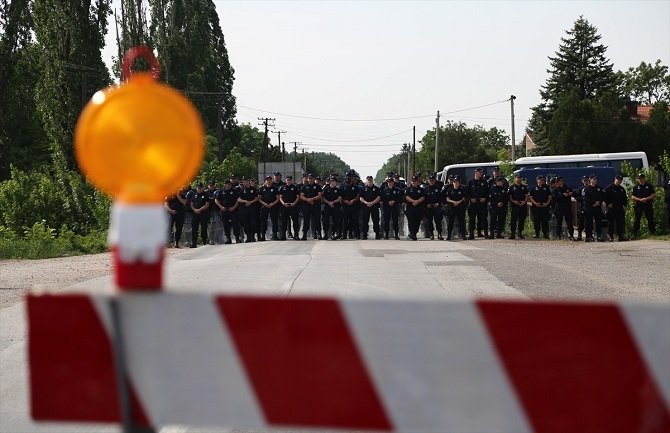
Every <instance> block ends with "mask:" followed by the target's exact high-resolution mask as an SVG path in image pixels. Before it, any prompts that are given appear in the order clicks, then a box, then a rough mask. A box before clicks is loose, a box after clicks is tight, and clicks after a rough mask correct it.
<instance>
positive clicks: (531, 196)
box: [528, 194, 540, 206]
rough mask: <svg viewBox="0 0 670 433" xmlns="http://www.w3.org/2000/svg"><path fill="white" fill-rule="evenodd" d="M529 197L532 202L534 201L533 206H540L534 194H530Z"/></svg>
mask: <svg viewBox="0 0 670 433" xmlns="http://www.w3.org/2000/svg"><path fill="white" fill-rule="evenodd" d="M528 198H530V202H531V203H533V206H539V205H540V204H539V203H538V202H536V201H535V199H534V198H533V195H532V194H528Z"/></svg>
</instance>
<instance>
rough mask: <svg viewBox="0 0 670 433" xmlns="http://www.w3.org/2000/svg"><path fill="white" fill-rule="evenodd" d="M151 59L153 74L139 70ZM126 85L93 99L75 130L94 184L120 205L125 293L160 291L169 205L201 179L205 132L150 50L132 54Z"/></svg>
mask: <svg viewBox="0 0 670 433" xmlns="http://www.w3.org/2000/svg"><path fill="white" fill-rule="evenodd" d="M137 58H144V59H145V60H146V61H147V62H148V63H149V65H150V67H151V71H150V72H133V71H132V65H133V64H134V62H135V60H136V59H137ZM122 73H123V77H122V78H123V81H122V83H121V84H120V85H115V86H110V87H108V88H106V89H104V90H100V91H98V92H97V93H95V94H94V95H93V97H92V98H91V100H90V101H89V102H88V104H87V105H86V107H85V108H84V110H83V111H82V114H81V116H80V117H79V121H78V123H77V127H76V131H75V154H76V157H77V161H78V163H79V167H80V168H81V170H82V171H83V173H84V174H85V175H86V176H87V177H88V178H89V179H90V181H91V182H92V183H93V184H94V185H95V186H96V187H97V188H99V189H100V190H102V191H103V192H105V193H107V194H109V195H111V196H112V197H113V199H114V205H113V208H112V215H111V221H110V230H109V241H110V245H111V248H112V252H113V254H114V263H115V276H116V283H117V285H118V286H119V288H121V289H149V290H151V289H154V290H158V289H160V287H161V285H162V262H163V256H164V248H165V247H164V246H165V242H166V236H167V230H168V229H167V221H166V217H165V215H164V211H163V207H162V202H163V200H164V198H165V196H166V195H169V194H172V193H174V192H176V191H178V190H179V188H180V187H181V186H183V185H184V184H186V183H187V182H189V181H190V180H191V179H192V178H193V177H194V176H195V174H196V172H197V170H198V168H199V167H200V164H201V162H202V158H203V154H204V129H203V126H202V121H201V120H200V115H199V114H198V111H197V110H196V109H195V107H194V106H193V104H191V102H190V101H189V100H188V99H187V98H186V97H185V96H184V95H182V94H181V93H180V92H178V91H176V90H175V89H173V88H171V87H169V86H167V85H165V84H162V83H159V82H158V81H157V78H158V77H159V75H160V67H159V64H158V61H157V60H156V58H155V57H154V55H153V52H152V51H151V50H150V49H149V48H147V47H145V46H137V47H134V48H131V49H130V50H128V52H127V53H126V55H125V56H124V58H123V62H122Z"/></svg>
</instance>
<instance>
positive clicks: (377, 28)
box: [105, 0, 670, 176]
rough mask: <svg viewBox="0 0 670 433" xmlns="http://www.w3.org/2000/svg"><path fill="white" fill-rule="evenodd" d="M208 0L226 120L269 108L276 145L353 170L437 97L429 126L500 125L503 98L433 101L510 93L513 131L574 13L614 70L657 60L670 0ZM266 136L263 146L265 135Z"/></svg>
mask: <svg viewBox="0 0 670 433" xmlns="http://www.w3.org/2000/svg"><path fill="white" fill-rule="evenodd" d="M115 3H118V2H115ZM215 3H216V6H217V10H218V12H219V19H220V21H221V27H222V29H223V33H224V35H225V38H226V46H227V48H228V53H229V57H230V62H231V64H232V65H233V67H234V68H235V85H234V87H233V94H234V95H235V96H236V97H237V104H238V116H237V118H238V121H239V122H240V123H242V122H250V123H252V124H253V125H255V124H257V123H258V120H257V118H258V117H274V118H276V122H275V125H276V128H277V129H281V130H284V131H287V133H286V134H282V141H284V142H286V143H287V150H289V147H291V148H292V145H289V144H288V143H289V142H293V141H299V142H302V143H303V144H302V145H299V146H298V149H299V151H300V150H301V149H303V148H305V149H306V151H325V152H333V153H335V154H337V155H338V156H339V157H340V158H342V159H343V160H344V161H345V162H346V163H348V164H349V165H351V166H352V167H353V168H355V169H356V170H357V171H359V172H360V174H361V175H363V176H365V175H368V174H372V175H374V174H376V172H377V170H378V169H379V168H380V167H381V165H382V164H383V163H384V162H385V161H386V160H387V159H388V158H389V157H390V156H391V155H392V154H393V153H395V152H397V151H398V150H399V148H400V146H401V145H402V143H404V142H408V143H411V141H412V126H414V125H415V126H416V130H417V133H416V136H417V150H418V148H419V147H420V146H419V143H418V140H419V139H420V138H421V137H422V136H423V135H424V133H425V131H426V130H428V129H430V128H433V127H434V125H435V114H436V112H437V110H440V113H441V124H442V125H444V122H445V121H446V120H447V119H448V120H455V121H464V122H466V123H468V124H469V125H471V126H473V125H475V124H481V125H483V126H484V127H485V128H490V127H493V126H496V127H498V128H501V129H504V130H505V131H506V132H507V133H508V134H510V132H511V128H510V106H509V103H508V102H505V103H500V104H495V105H491V106H488V107H483V108H479V109H474V110H469V111H463V112H460V113H452V114H446V113H449V112H454V111H457V110H463V109H467V108H471V107H477V106H481V105H486V104H490V103H493V102H497V101H502V100H505V99H508V98H509V96H510V95H511V94H514V95H516V97H517V99H516V101H515V112H516V138H517V141H518V140H520V139H521V138H522V136H523V131H524V129H525V126H526V122H527V120H528V119H529V118H530V115H531V111H530V108H531V107H533V106H534V105H537V104H538V103H539V102H540V97H539V89H540V86H541V85H542V84H543V83H544V82H545V80H546V79H547V76H548V74H547V73H546V69H547V68H548V66H549V61H548V59H547V57H548V56H550V55H553V54H554V52H555V51H556V50H557V49H558V45H559V42H560V38H561V37H563V36H565V31H566V30H568V29H570V28H571V27H572V25H573V23H574V21H575V20H576V19H577V18H578V17H579V16H580V15H584V17H585V18H586V19H588V20H589V21H590V22H591V24H593V25H595V26H596V27H597V28H598V31H599V33H600V35H602V39H601V42H602V43H603V44H605V45H606V46H608V51H607V56H608V58H609V59H610V60H611V61H612V62H613V63H614V69H615V70H617V69H621V70H626V69H627V68H628V67H631V66H637V65H638V64H639V63H640V62H641V61H646V62H654V61H655V60H656V59H661V61H662V63H663V64H664V65H668V66H670V0H656V1H430V2H419V1H397V2H389V1H368V2H363V1H330V2H327V1H248V0H246V1H228V0H220V1H215ZM109 29H110V32H109V34H108V38H107V40H108V47H107V49H106V50H105V59H106V60H107V61H109V58H110V57H111V55H112V54H113V53H114V51H115V46H114V42H113V41H114V35H115V34H114V27H113V25H112V23H111V21H110V27H109ZM260 110H267V111H272V112H275V113H282V114H273V113H269V112H263V111H260ZM287 115H294V116H307V117H320V118H334V119H388V118H405V117H415V116H423V117H421V118H417V119H405V120H394V121H375V122H372V121H357V122H351V121H347V122H343V121H332V120H331V121H325V120H324V121H321V120H310V119H302V118H297V117H290V116H287ZM381 137H386V138H381ZM378 138H379V139H378ZM271 139H272V143H273V144H274V145H276V144H277V135H276V134H272V135H271ZM329 140H330V141H329ZM365 140H367V141H365Z"/></svg>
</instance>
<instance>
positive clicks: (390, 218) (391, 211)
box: [382, 186, 404, 239]
mask: <svg viewBox="0 0 670 433" xmlns="http://www.w3.org/2000/svg"><path fill="white" fill-rule="evenodd" d="M403 197H404V193H403V192H402V190H401V189H400V188H398V187H397V186H394V187H393V188H391V187H389V186H387V187H386V188H384V190H383V191H382V209H383V214H384V239H388V237H389V229H390V223H391V222H393V231H394V233H395V238H396V239H398V234H399V231H398V216H399V215H400V208H401V206H402V202H403ZM391 203H393V204H391Z"/></svg>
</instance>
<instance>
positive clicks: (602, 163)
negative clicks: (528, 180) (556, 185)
mask: <svg viewBox="0 0 670 433" xmlns="http://www.w3.org/2000/svg"><path fill="white" fill-rule="evenodd" d="M624 161H628V163H629V164H630V165H631V166H633V168H635V169H641V168H644V169H647V168H649V161H648V160H647V154H646V153H644V152H619V153H587V154H583V155H552V156H526V157H523V158H519V159H517V160H516V161H514V165H515V166H516V168H517V169H519V168H552V167H556V168H559V167H560V168H570V167H612V168H614V170H615V171H616V172H620V171H621V163H623V162H624Z"/></svg>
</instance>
